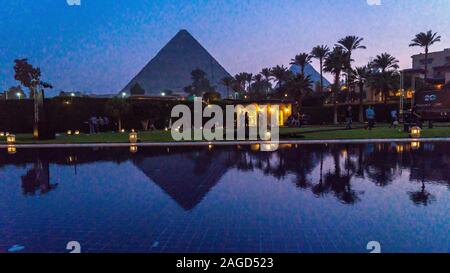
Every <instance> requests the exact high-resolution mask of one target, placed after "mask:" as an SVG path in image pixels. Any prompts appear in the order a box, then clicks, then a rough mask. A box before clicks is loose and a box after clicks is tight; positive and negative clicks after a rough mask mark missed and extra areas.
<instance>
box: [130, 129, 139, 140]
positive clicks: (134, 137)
mask: <svg viewBox="0 0 450 273" xmlns="http://www.w3.org/2000/svg"><path fill="white" fill-rule="evenodd" d="M128 140H129V141H130V142H131V143H136V142H137V141H138V135H137V133H136V132H135V131H134V130H131V133H130V135H129V137H128Z"/></svg>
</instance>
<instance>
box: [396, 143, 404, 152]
mask: <svg viewBox="0 0 450 273" xmlns="http://www.w3.org/2000/svg"><path fill="white" fill-rule="evenodd" d="M395 149H396V150H397V153H402V152H403V150H404V147H403V145H402V144H397V146H395Z"/></svg>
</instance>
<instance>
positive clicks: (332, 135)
mask: <svg viewBox="0 0 450 273" xmlns="http://www.w3.org/2000/svg"><path fill="white" fill-rule="evenodd" d="M355 126H358V125H355ZM342 128H343V127H342V126H341V127H339V126H331V125H330V126H327V125H324V126H306V127H302V128H280V139H281V140H283V139H305V140H321V139H323V140H330V139H369V138H407V137H409V136H408V133H405V132H403V131H402V130H401V128H400V127H397V129H393V128H389V127H388V125H386V124H380V125H378V126H377V127H376V128H374V129H373V130H371V131H369V130H365V129H352V130H337V129H342ZM318 130H332V131H322V132H312V131H318ZM291 133H301V134H302V135H303V136H304V137H292V138H287V134H291ZM422 137H423V138H436V137H450V126H448V125H447V124H441V125H438V126H436V127H435V128H433V129H428V128H426V127H425V128H424V129H423V130H422ZM139 139H140V141H141V142H167V141H172V137H171V135H170V131H153V132H139ZM5 142H6V138H5V137H0V143H3V144H4V143H5ZM126 142H128V133H112V132H111V133H101V134H95V135H87V134H80V135H71V136H69V135H66V134H61V135H59V136H57V138H56V139H55V140H50V141H35V140H33V138H32V135H31V134H19V135H16V143H17V144H30V143H58V144H60V143H126Z"/></svg>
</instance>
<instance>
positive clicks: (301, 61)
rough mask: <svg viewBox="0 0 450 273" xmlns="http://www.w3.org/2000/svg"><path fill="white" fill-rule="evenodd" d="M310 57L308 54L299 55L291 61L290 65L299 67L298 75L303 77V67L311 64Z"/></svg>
mask: <svg viewBox="0 0 450 273" xmlns="http://www.w3.org/2000/svg"><path fill="white" fill-rule="evenodd" d="M311 59H312V56H311V55H309V54H308V53H300V54H298V55H295V57H294V59H291V63H290V64H291V65H298V66H299V67H300V73H301V74H302V75H305V66H306V65H307V64H309V63H311Z"/></svg>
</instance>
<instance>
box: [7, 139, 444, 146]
mask: <svg viewBox="0 0 450 273" xmlns="http://www.w3.org/2000/svg"><path fill="white" fill-rule="evenodd" d="M417 141H419V142H447V141H450V137H446V138H374V139H324V140H319V139H318V140H280V141H279V142H278V143H279V144H340V143H386V142H417ZM252 144H274V143H271V142H267V141H198V142H139V143H125V142H124V143H59V144H52V143H49V144H14V147H16V148H83V147H129V146H138V147H161V146H164V147H167V146H206V145H217V146H219V145H221V146H226V145H252ZM9 146H11V145H8V144H0V148H8V147H9Z"/></svg>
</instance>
